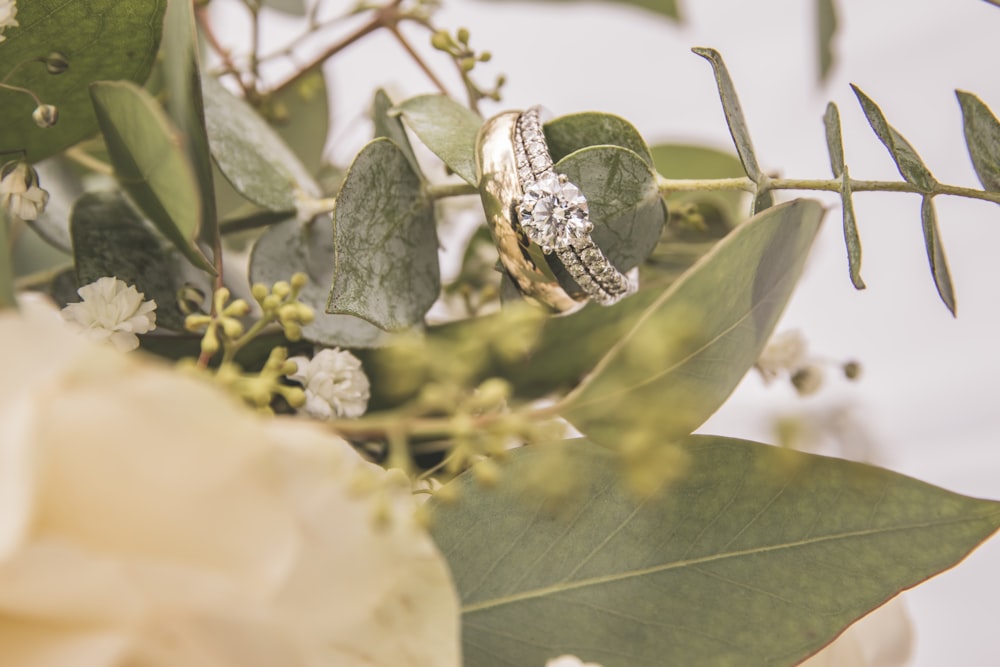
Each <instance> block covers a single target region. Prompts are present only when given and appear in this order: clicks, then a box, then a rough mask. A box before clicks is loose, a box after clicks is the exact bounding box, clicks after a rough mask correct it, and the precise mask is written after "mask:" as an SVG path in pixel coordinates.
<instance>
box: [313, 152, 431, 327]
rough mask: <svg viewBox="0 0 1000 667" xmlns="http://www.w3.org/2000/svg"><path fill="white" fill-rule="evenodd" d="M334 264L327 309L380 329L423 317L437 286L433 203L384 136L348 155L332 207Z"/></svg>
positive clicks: (420, 320)
mask: <svg viewBox="0 0 1000 667" xmlns="http://www.w3.org/2000/svg"><path fill="white" fill-rule="evenodd" d="M334 230H335V233H334V245H335V256H336V268H335V272H334V279H333V289H332V291H331V292H330V302H329V305H328V306H327V312H328V313H332V314H337V315H353V316H355V317H360V318H362V319H364V320H367V321H368V322H371V323H372V324H374V325H376V326H377V327H379V328H382V329H385V330H387V331H395V330H401V329H407V328H410V327H412V326H414V325H417V324H421V323H423V317H424V314H425V313H426V312H427V311H428V310H429V309H430V307H431V304H433V303H434V301H435V300H436V299H437V297H438V294H439V293H440V292H441V274H440V267H439V264H438V255H437V248H438V241H437V228H436V227H435V224H434V207H433V204H432V203H431V202H430V201H428V200H427V199H426V198H425V197H424V195H423V191H422V187H421V182H420V177H419V176H418V175H417V174H416V173H415V172H414V171H413V167H412V166H411V165H410V162H409V160H408V159H407V157H406V155H405V154H404V153H403V151H402V150H400V148H399V147H398V146H397V145H396V144H395V143H394V142H393V141H392V140H391V139H388V138H385V137H382V138H378V139H375V140H373V141H371V142H370V143H369V144H368V145H367V146H365V147H364V148H363V149H362V150H361V152H360V153H359V154H358V156H357V157H356V158H355V159H354V163H353V164H352V165H351V168H350V170H349V171H348V172H347V178H346V180H345V181H344V185H343V187H342V188H341V190H340V194H339V195H338V196H337V208H336V210H335V211H334Z"/></svg>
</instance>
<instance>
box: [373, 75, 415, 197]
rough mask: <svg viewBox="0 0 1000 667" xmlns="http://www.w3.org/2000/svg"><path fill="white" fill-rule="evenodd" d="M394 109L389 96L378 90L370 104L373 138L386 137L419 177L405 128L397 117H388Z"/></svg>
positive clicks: (396, 115)
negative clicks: (373, 130)
mask: <svg viewBox="0 0 1000 667" xmlns="http://www.w3.org/2000/svg"><path fill="white" fill-rule="evenodd" d="M393 107H394V105H393V103H392V100H390V99H389V95H388V94H387V93H386V92H385V91H384V90H382V89H381V88H379V89H378V90H376V91H375V100H374V101H373V102H372V122H373V123H374V125H375V138H376V139H377V138H378V137H386V138H388V139H391V140H392V143H394V144H396V148H398V149H399V150H401V151H402V152H403V155H405V156H406V160H407V162H409V163H410V166H411V167H413V173H415V174H417V175H420V176H421V178H423V174H422V173H421V171H420V164H419V163H418V162H417V156H416V155H414V154H413V146H411V145H410V138H409V137H408V136H406V128H404V127H403V121H401V120H400V119H399V115H398V114H395V115H390V113H389V111H390V110H391V109H392V108H393Z"/></svg>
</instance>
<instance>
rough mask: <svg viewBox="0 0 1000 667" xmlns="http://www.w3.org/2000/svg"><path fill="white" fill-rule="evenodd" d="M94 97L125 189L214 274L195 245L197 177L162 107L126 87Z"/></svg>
mask: <svg viewBox="0 0 1000 667" xmlns="http://www.w3.org/2000/svg"><path fill="white" fill-rule="evenodd" d="M90 94H91V97H92V98H93V101H94V109H95V111H96V112H97V119H98V123H99V124H100V126H101V133H102V134H103V135H104V141H105V144H106V145H107V148H108V155H109V157H110V159H111V164H112V165H113V166H114V168H115V176H116V177H117V178H118V180H119V182H120V183H121V185H122V187H123V188H125V190H126V191H127V192H128V193H129V195H131V196H132V199H134V200H135V202H136V203H137V204H138V205H139V207H140V208H141V209H142V211H143V212H144V213H145V214H146V216H147V217H148V218H149V220H150V221H151V222H152V223H153V224H154V225H156V228H157V229H159V230H160V232H161V233H162V234H163V235H164V236H166V237H167V238H168V239H170V241H171V242H172V243H173V244H174V245H175V246H176V247H177V249H178V250H180V251H181V253H183V254H184V256H185V257H187V258H188V260H190V261H191V263H192V264H194V265H195V266H197V267H199V268H201V269H204V270H206V271H209V272H211V273H214V272H215V270H214V268H213V267H212V264H211V263H210V262H209V261H208V260H207V259H206V258H205V256H204V255H203V254H202V252H201V250H199V249H198V246H197V245H196V243H195V241H196V239H197V238H198V231H199V225H200V224H201V194H200V187H199V185H198V181H197V177H196V173H195V171H194V169H193V168H192V166H191V163H190V161H189V160H188V158H187V155H186V154H185V151H184V149H183V148H181V145H180V140H179V139H178V138H177V135H176V130H175V129H174V128H173V127H172V126H171V124H170V121H169V120H168V119H167V117H166V115H165V114H164V113H163V110H162V109H161V108H160V105H159V104H157V103H156V100H154V99H153V98H152V97H151V96H150V94H149V93H147V92H146V91H145V90H143V89H142V88H139V87H138V86H136V85H135V84H132V83H128V82H124V81H100V82H97V83H94V84H92V85H91V87H90Z"/></svg>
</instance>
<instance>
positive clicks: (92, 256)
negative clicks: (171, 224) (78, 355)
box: [70, 192, 184, 331]
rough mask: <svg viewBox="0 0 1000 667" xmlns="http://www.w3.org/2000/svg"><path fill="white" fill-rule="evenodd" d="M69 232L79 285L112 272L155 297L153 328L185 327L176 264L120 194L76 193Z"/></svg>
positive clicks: (177, 328) (112, 274)
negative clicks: (179, 297)
mask: <svg viewBox="0 0 1000 667" xmlns="http://www.w3.org/2000/svg"><path fill="white" fill-rule="evenodd" d="M70 232H71V233H72V237H73V263H74V265H75V267H76V281H77V285H78V286H82V285H86V284H88V283H92V282H94V281H95V280H97V279H98V278H103V277H105V276H114V277H115V278H118V279H119V280H123V281H125V282H126V283H128V284H129V285H134V286H135V288H136V289H137V290H139V291H140V292H142V293H143V294H144V295H145V298H146V299H153V300H155V301H156V324H157V326H159V327H165V328H167V329H174V330H178V331H183V330H184V315H183V313H181V311H180V308H179V307H178V303H177V291H178V289H179V288H180V286H181V285H180V284H178V282H177V281H178V278H179V274H178V271H177V266H176V262H174V261H173V259H172V258H171V257H170V256H169V255H168V254H167V253H166V252H164V250H163V248H162V247H161V246H160V241H159V240H158V239H157V238H156V236H155V235H154V234H153V232H152V231H150V230H149V229H147V228H146V226H145V225H144V224H143V221H142V218H140V217H139V215H138V214H137V213H136V212H135V210H134V209H133V208H132V207H131V206H130V205H129V203H128V202H127V201H126V200H125V198H124V197H123V196H121V195H120V194H118V193H116V192H90V193H87V194H85V195H83V196H82V197H80V199H78V200H77V202H76V204H75V205H74V206H73V213H72V217H71V220H70Z"/></svg>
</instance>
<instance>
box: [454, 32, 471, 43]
mask: <svg viewBox="0 0 1000 667" xmlns="http://www.w3.org/2000/svg"><path fill="white" fill-rule="evenodd" d="M455 36H456V37H458V41H459V42H461V43H462V44H465V45H466V46H468V44H469V30H468V28H459V29H458V32H457V33H455Z"/></svg>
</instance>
